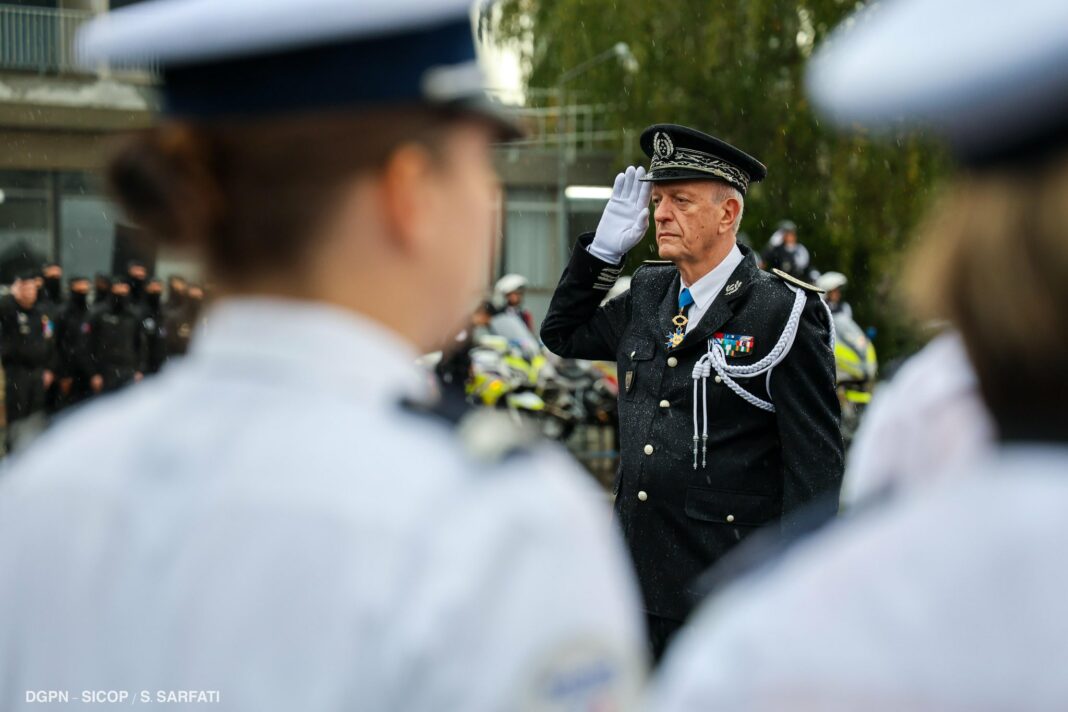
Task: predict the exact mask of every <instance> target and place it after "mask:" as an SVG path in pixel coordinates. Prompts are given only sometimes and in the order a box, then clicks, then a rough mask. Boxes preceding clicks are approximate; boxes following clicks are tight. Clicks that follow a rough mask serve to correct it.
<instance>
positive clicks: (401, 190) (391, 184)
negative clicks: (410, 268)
mask: <svg viewBox="0 0 1068 712" xmlns="http://www.w3.org/2000/svg"><path fill="white" fill-rule="evenodd" d="M438 163H439V162H438V160H437V158H436V157H435V156H434V155H433V154H432V153H431V151H430V150H429V149H428V148H427V147H426V146H424V145H422V144H419V143H416V142H411V143H405V144H402V145H400V146H399V147H397V149H396V150H394V151H393V152H392V153H391V154H390V156H389V157H388V158H387V159H386V163H385V166H384V167H383V169H382V173H381V180H380V200H381V205H382V218H383V221H384V223H385V227H386V228H387V230H386V232H387V234H388V236H389V238H390V239H391V240H392V241H393V244H394V246H395V247H397V248H398V249H400V250H401V251H403V252H404V253H406V254H412V253H413V252H417V251H420V250H421V246H422V245H424V244H425V243H426V241H428V240H434V239H436V237H435V233H436V228H435V226H436V224H437V220H438V219H439V217H440V215H441V201H442V200H444V199H445V196H444V195H443V194H442V192H441V190H440V188H441V184H440V180H435V178H439V176H437V173H438V171H439V170H440V167H439V165H438Z"/></svg>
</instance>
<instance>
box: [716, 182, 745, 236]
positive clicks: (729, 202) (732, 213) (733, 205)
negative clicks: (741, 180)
mask: <svg viewBox="0 0 1068 712" xmlns="http://www.w3.org/2000/svg"><path fill="white" fill-rule="evenodd" d="M720 209H721V210H722V211H723V213H722V214H721V215H720V219H719V225H718V227H719V232H720V234H723V233H729V232H733V231H734V228H735V226H736V225H737V224H738V216H739V215H741V214H742V201H740V200H738V197H737V195H736V194H734V193H733V192H732V193H729V194H728V195H727V196H726V197H725V198H724V199H723V200H722V201H721V202H720Z"/></svg>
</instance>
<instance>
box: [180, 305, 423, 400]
mask: <svg viewBox="0 0 1068 712" xmlns="http://www.w3.org/2000/svg"><path fill="white" fill-rule="evenodd" d="M190 355H191V358H190V361H191V363H192V364H199V365H202V366H206V367H209V368H222V369H229V368H234V369H236V370H237V371H239V372H240V373H242V374H251V375H252V376H253V377H257V378H261V379H270V382H272V383H277V384H278V385H283V384H286V383H288V384H298V387H301V388H317V389H321V390H325V391H327V392H329V393H330V394H332V395H338V396H342V397H345V396H351V397H355V399H356V400H360V401H373V400H382V399H385V400H397V399H400V398H416V399H422V398H426V397H427V395H428V392H429V378H428V376H427V375H426V374H425V372H423V371H422V370H420V369H419V368H418V367H417V366H416V365H415V359H416V358H417V356H418V354H417V353H416V351H415V349H413V348H412V346H411V344H409V343H408V342H406V341H404V340H403V339H402V338H401V337H400V336H399V335H397V334H396V333H395V332H393V331H391V330H389V329H387V328H386V327H384V326H382V325H381V324H379V323H377V322H374V321H372V320H370V319H368V318H366V317H364V316H361V315H359V314H356V313H354V312H349V311H347V310H343V309H341V308H338V307H333V306H330V305H327V304H323V303H321V302H301V301H296V300H286V299H274V298H266V297H250V298H231V299H224V300H222V301H220V302H219V303H217V304H216V305H214V306H213V307H212V308H211V309H210V310H209V311H208V313H207V316H206V319H205V323H204V324H203V325H201V326H198V327H197V332H196V334H195V337H194V339H193V341H192V345H191V354H190Z"/></svg>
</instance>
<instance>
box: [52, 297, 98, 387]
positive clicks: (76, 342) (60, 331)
mask: <svg viewBox="0 0 1068 712" xmlns="http://www.w3.org/2000/svg"><path fill="white" fill-rule="evenodd" d="M89 288H90V283H89V280H88V279H87V278H85V277H73V278H71V280H70V298H69V299H68V300H67V304H66V306H65V307H64V308H63V311H62V312H61V313H60V315H59V321H57V322H56V352H57V355H58V357H57V359H56V360H57V362H58V364H59V371H58V373H57V378H58V380H59V390H60V393H61V396H62V405H63V406H69V405H73V404H75V403H78V402H79V401H82V400H84V399H85V398H87V397H89V395H90V393H91V392H92V389H91V385H90V382H91V380H92V377H93V374H94V373H95V372H96V371H95V369H94V367H93V342H92V314H91V312H90V310H89Z"/></svg>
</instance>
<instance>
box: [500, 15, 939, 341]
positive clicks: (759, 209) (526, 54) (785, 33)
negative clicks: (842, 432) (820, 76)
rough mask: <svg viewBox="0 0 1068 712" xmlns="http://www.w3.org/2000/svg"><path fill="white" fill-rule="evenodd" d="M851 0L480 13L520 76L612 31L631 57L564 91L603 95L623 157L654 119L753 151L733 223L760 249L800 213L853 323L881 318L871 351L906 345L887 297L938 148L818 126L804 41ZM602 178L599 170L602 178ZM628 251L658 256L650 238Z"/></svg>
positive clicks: (625, 159) (907, 337) (543, 77)
mask: <svg viewBox="0 0 1068 712" xmlns="http://www.w3.org/2000/svg"><path fill="white" fill-rule="evenodd" d="M858 6H859V4H854V3H852V2H843V1H842V0H802V1H798V0H643V1H631V0H505V2H504V3H503V4H502V5H501V6H500V7H499V12H498V14H497V15H495V16H494V18H492V20H491V19H489V18H485V19H484V22H486V24H487V25H491V27H487V29H489V30H490V31H491V32H492V37H493V38H494V40H495V41H499V42H508V43H511V44H513V45H514V46H515V47H518V48H519V51H520V53H521V56H522V63H523V65H522V66H523V70H524V73H525V79H526V83H527V86H529V87H539V88H553V87H555V86H556V85H557V82H558V80H559V77H560V76H561V74H562V73H564V72H566V71H567V70H569V69H571V68H573V67H575V66H578V65H579V64H581V63H583V62H585V61H586V60H588V59H589V58H590V57H593V56H595V55H597V54H599V53H602V52H604V51H605V50H606V49H608V48H610V47H612V45H614V44H615V43H617V42H626V43H627V44H628V46H629V47H630V49H631V52H632V53H633V54H634V56H635V58H636V59H637V61H638V63H639V69H638V71H636V72H633V73H628V72H626V71H624V69H623V68H622V67H621V66H620V65H619V64H618V63H615V62H605V63H602V64H599V65H597V66H595V67H591V68H590V70H589V71H587V72H584V73H582V74H581V75H580V76H576V77H575V78H574V80H573V81H570V82H569V83H568V84H567V87H566V89H567V92H568V100H572V99H574V98H575V97H576V96H581V98H582V100H583V101H590V102H594V103H602V102H603V103H605V104H608V105H610V106H611V107H612V109H611V111H610V113H609V121H610V122H611V123H612V124H613V126H612V127H613V128H615V129H617V130H619V131H620V132H622V133H623V135H624V136H626V138H627V140H626V141H624V142H622V145H623V146H625V147H624V148H622V149H621V151H620V152H621V154H622V155H620V156H619V158H620V163H621V165H622V164H625V163H629V162H636V161H644V160H645V159H644V156H642V155H641V153H640V150H639V149H638V146H637V135H638V133H639V132H640V131H641V130H642V128H644V127H645V126H647V125H649V124H652V123H656V122H672V123H680V124H685V125H689V126H693V127H695V128H698V129H701V130H704V131H707V132H708V133H711V134H714V135H716V136H719V137H721V138H723V139H725V140H727V141H729V142H731V143H733V144H735V145H737V146H739V147H740V148H742V149H743V150H746V151H748V152H750V153H752V154H753V155H755V156H757V157H758V158H759V159H760V160H761V161H763V162H764V163H765V164H766V165H767V166H768V169H769V170H768V178H767V180H766V181H765V182H764V183H762V184H758V185H755V186H753V187H752V188H751V189H750V192H749V195H748V199H747V201H746V217H745V220H744V222H743V225H742V229H743V231H745V232H747V233H748V234H749V236H750V239H751V241H752V243H753V244H754V246H756V247H757V248H758V249H759V248H761V247H763V245H764V243H765V242H766V240H767V239H768V237H769V236H770V235H771V233H772V232H773V231H774V229H775V226H776V225H777V224H778V222H779V221H780V220H783V219H790V220H793V221H794V222H796V223H797V224H798V226H799V237H800V239H801V241H802V242H803V243H804V244H805V245H806V246H808V248H809V250H810V251H811V253H812V257H813V266H814V267H816V268H817V269H819V270H821V271H827V270H838V271H841V272H843V273H844V274H846V275H847V277H848V278H849V279H850V288H849V291H848V293H847V298H848V299H849V300H850V302H851V303H852V304H853V307H854V312H855V313H856V315H857V319H858V322H860V323H861V324H862V325H865V326H866V325H874V326H876V327H877V328H878V329H879V336H878V337H877V344H878V346H879V348H880V350H881V354H880V355H881V357H882V358H883V360H885V359H886V358H888V357H891V356H893V355H896V354H899V353H901V352H903V351H906V350H909V349H912V348H914V347H915V341H916V334H915V330H914V328H913V327H912V325H911V324H910V322H909V320H908V319H907V318H906V317H905V315H904V312H903V310H902V308H901V307H900V306H899V302H898V301H897V299H896V287H897V286H898V283H899V275H900V269H901V257H902V255H903V252H904V250H905V247H906V245H907V244H908V238H909V235H910V233H911V231H912V230H913V228H914V227H915V225H916V223H917V221H918V220H919V219H920V218H921V217H922V215H923V213H924V211H925V209H926V207H927V206H928V204H929V201H930V197H931V195H932V187H933V186H934V184H935V181H936V180H937V179H938V178H939V177H940V176H941V175H942V174H943V172H944V169H945V165H946V163H945V160H944V156H943V154H942V153H941V152H940V151H939V150H938V149H937V147H933V146H932V145H931V144H930V143H929V142H924V141H922V140H920V139H917V138H916V137H910V136H906V135H901V136H889V137H886V136H882V137H879V138H878V140H874V139H872V138H870V137H866V136H863V135H857V134H856V133H853V134H848V133H843V132H839V131H835V130H832V129H831V128H830V127H828V126H826V125H822V124H821V122H820V119H819V117H818V116H816V115H815V114H814V113H813V112H812V110H811V109H810V107H809V104H808V100H807V98H806V96H805V91H804V68H805V63H806V61H807V58H808V56H809V55H810V54H811V51H812V49H813V47H815V46H818V45H819V43H820V42H821V41H822V40H823V39H824V37H825V36H826V35H827V34H828V33H829V32H830V30H832V29H833V28H834V27H835V26H836V25H837V24H838V23H839V22H841V21H842V20H843V18H845V17H847V16H848V15H850V14H851V13H852V12H853V11H854V10H855V9H856V8H857V7H858ZM607 178H608V177H607V176H606V179H607ZM634 253H635V255H634V257H635V259H636V260H641V259H649V258H655V245H654V243H653V240H652V239H651V237H650V238H647V240H646V241H645V242H643V243H642V245H641V246H639V248H637V249H636V250H635V251H634Z"/></svg>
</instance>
